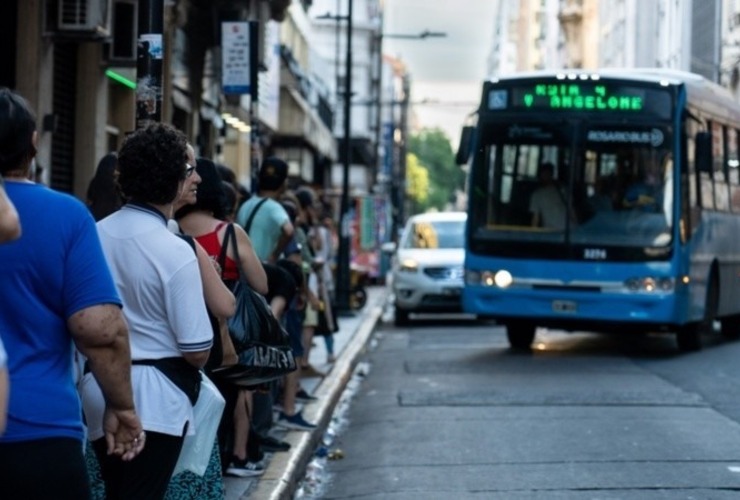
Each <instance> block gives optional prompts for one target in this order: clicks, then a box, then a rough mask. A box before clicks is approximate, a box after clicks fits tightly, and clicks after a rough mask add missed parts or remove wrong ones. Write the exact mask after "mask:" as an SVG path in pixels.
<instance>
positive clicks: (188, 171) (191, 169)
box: [185, 163, 195, 179]
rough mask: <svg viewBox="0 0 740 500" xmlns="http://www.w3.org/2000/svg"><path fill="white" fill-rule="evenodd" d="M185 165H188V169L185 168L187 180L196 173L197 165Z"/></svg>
mask: <svg viewBox="0 0 740 500" xmlns="http://www.w3.org/2000/svg"><path fill="white" fill-rule="evenodd" d="M185 165H187V167H185V178H186V179H187V178H188V177H190V176H191V175H193V172H195V165H189V164H187V163H186V164H185Z"/></svg>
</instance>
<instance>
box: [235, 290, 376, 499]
mask: <svg viewBox="0 0 740 500" xmlns="http://www.w3.org/2000/svg"><path fill="white" fill-rule="evenodd" d="M367 295H368V300H367V304H366V305H365V307H364V308H363V309H362V310H360V311H356V312H355V313H354V314H352V315H351V316H340V318H339V331H338V332H337V333H335V334H334V352H335V354H336V356H337V360H336V362H335V363H333V364H327V363H326V348H325V345H324V341H323V339H322V338H321V337H316V338H315V345H316V347H314V348H312V349H311V354H310V358H309V362H310V364H312V365H313V366H315V367H316V368H317V369H318V370H320V371H322V372H324V373H326V374H327V375H326V376H325V377H323V378H318V377H312V378H302V379H301V385H302V386H303V387H304V388H305V389H306V390H307V391H308V392H309V393H311V394H313V395H314V396H316V397H317V398H318V400H317V401H316V402H313V403H311V404H308V405H306V406H305V407H304V409H303V416H304V418H305V419H306V420H307V421H309V422H313V423H315V424H316V425H317V427H316V429H314V430H313V431H312V432H304V431H285V430H281V429H278V428H275V429H273V431H272V432H271V435H273V436H275V437H276V438H278V439H281V440H284V441H287V442H288V443H290V444H291V448H290V451H288V452H280V453H268V454H266V455H265V459H264V464H265V473H264V474H263V475H262V476H260V477H256V478H236V477H224V485H225V487H226V500H242V499H249V500H286V499H291V498H293V495H294V493H295V491H296V489H297V488H298V486H299V484H300V481H301V479H302V478H303V476H304V472H305V469H306V465H307V464H308V462H309V461H310V459H311V457H312V455H313V453H314V450H315V449H316V447H317V445H318V443H319V442H320V441H321V437H322V436H323V434H324V432H325V431H326V428H327V426H328V425H329V422H330V420H331V416H332V413H333V412H334V408H335V407H336V405H337V402H338V401H339V397H340V395H341V394H342V391H343V390H344V388H345V386H346V385H347V382H348V381H349V379H350V377H351V376H352V372H353V370H354V368H355V366H356V364H357V362H358V359H359V358H360V356H361V355H362V353H363V351H364V349H365V346H366V344H367V342H368V340H369V339H370V336H371V335H372V333H373V330H374V329H375V325H376V324H377V322H378V321H379V319H380V317H381V314H382V312H383V306H384V303H385V300H386V289H385V287H382V286H374V287H368V288H367Z"/></svg>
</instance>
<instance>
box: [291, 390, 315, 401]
mask: <svg viewBox="0 0 740 500" xmlns="http://www.w3.org/2000/svg"><path fill="white" fill-rule="evenodd" d="M318 399H319V398H317V397H316V396H311V395H310V394H309V393H307V392H306V390H305V389H299V390H298V392H296V394H295V400H296V401H298V402H301V403H313V402H314V401H318Z"/></svg>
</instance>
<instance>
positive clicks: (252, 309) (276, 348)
mask: <svg viewBox="0 0 740 500" xmlns="http://www.w3.org/2000/svg"><path fill="white" fill-rule="evenodd" d="M229 245H231V247H232V248H233V251H234V258H235V260H236V262H237V263H239V262H240V259H239V250H238V248H237V243H236V235H235V234H234V226H233V224H229V226H228V227H227V228H226V234H225V235H224V241H223V244H222V246H221V254H220V255H219V264H221V269H224V267H225V260H226V251H225V249H226V248H228V247H229ZM232 291H233V292H234V296H235V297H236V312H235V313H234V315H233V316H232V317H231V318H229V320H228V328H229V337H230V338H231V341H232V343H233V344H234V349H235V350H236V354H237V357H238V363H237V364H236V365H233V366H229V367H223V368H219V369H216V370H214V371H213V373H214V374H217V375H218V376H219V377H220V378H222V379H226V380H229V381H231V382H234V383H237V384H239V385H242V386H252V385H258V384H262V383H265V382H269V381H272V380H276V379H279V378H281V377H282V376H284V375H286V374H287V373H290V372H292V371H294V370H295V369H296V368H297V365H296V361H295V357H294V356H293V350H292V349H291V347H290V340H289V337H288V333H287V332H286V331H285V329H284V328H283V326H282V325H281V324H280V322H279V321H278V319H277V318H276V317H275V315H274V314H273V313H272V309H270V306H269V304H268V303H267V300H265V298H264V297H263V296H262V295H261V294H259V293H257V292H256V291H254V290H253V289H252V288H251V287H250V286H249V284H248V283H247V282H246V279H245V276H244V272H243V271H242V270H241V266H240V268H239V279H238V280H237V281H236V283H235V284H234V286H233V289H232Z"/></svg>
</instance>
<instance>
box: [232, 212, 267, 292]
mask: <svg viewBox="0 0 740 500" xmlns="http://www.w3.org/2000/svg"><path fill="white" fill-rule="evenodd" d="M234 235H235V236H236V244H237V248H238V249H239V259H240V262H239V265H241V268H242V270H243V271H244V274H245V276H246V278H247V283H249V286H251V287H252V288H253V289H254V290H255V291H256V292H258V293H261V294H262V295H265V294H266V293H267V274H265V268H264V267H262V262H260V260H259V258H258V257H257V254H256V253H254V247H253V246H252V240H250V239H249V236H247V233H246V232H245V231H244V229H242V228H241V227H239V226H238V225H237V224H234Z"/></svg>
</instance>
